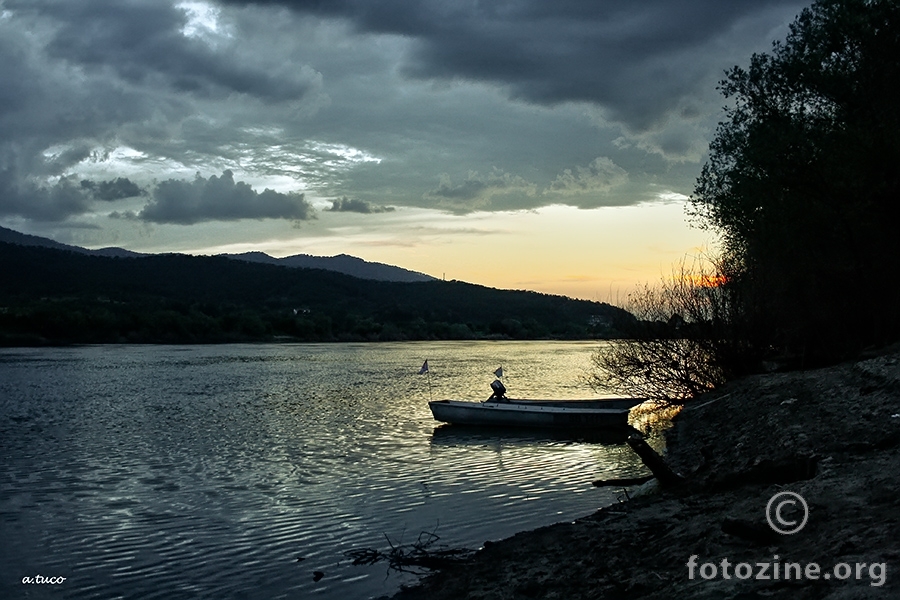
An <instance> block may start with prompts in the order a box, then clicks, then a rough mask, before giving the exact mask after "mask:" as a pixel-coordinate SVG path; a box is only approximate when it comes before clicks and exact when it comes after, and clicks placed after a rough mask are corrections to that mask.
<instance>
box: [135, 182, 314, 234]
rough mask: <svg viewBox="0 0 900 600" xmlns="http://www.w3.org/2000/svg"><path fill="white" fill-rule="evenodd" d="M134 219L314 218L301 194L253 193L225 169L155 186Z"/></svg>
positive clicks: (185, 221)
mask: <svg viewBox="0 0 900 600" xmlns="http://www.w3.org/2000/svg"><path fill="white" fill-rule="evenodd" d="M135 216H136V217H137V218H138V219H140V220H143V221H150V222H153V223H176V224H179V225H191V224H194V223H201V222H204V221H236V220H240V219H290V220H305V219H310V218H314V213H313V208H312V207H311V206H310V204H309V202H307V201H306V199H305V198H304V196H303V194H297V193H289V194H282V193H279V192H275V191H273V190H270V189H266V190H264V191H262V192H256V191H254V190H253V188H252V187H250V185H248V184H246V183H244V182H242V181H237V182H236V181H235V180H234V174H233V173H232V172H231V171H227V170H226V171H225V172H223V173H222V175H221V176H220V177H216V176H215V175H212V176H210V178H209V179H204V178H203V177H200V176H199V175H197V177H195V178H194V180H193V181H184V180H179V179H169V180H167V181H162V182H160V183H158V184H157V185H156V187H155V188H154V189H153V193H152V200H151V201H150V202H149V203H148V204H147V205H146V206H145V207H144V208H143V209H142V210H141V211H140V212H139V213H137V215H135Z"/></svg>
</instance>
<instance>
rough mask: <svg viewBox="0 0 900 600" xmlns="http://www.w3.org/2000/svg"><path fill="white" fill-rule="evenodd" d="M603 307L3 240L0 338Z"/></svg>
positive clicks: (295, 335)
mask: <svg viewBox="0 0 900 600" xmlns="http://www.w3.org/2000/svg"><path fill="white" fill-rule="evenodd" d="M629 319H631V316H630V315H629V314H628V313H627V312H625V311H623V310H621V309H619V308H616V307H613V306H610V305H608V304H603V303H597V302H588V301H584V300H573V299H570V298H565V297H562V296H551V295H547V294H539V293H535V292H523V291H506V290H495V289H492V288H487V287H483V286H477V285H472V284H468V283H462V282H458V281H429V282H417V283H394V282H382V281H367V280H361V279H357V278H354V277H349V276H347V275H342V274H340V273H335V272H329V271H322V270H316V269H295V268H288V267H280V266H275V265H265V264H253V263H245V262H241V261H235V260H230V259H228V258H224V257H197V256H186V255H177V254H170V255H151V256H146V257H142V258H111V257H102V256H86V255H83V254H77V253H74V252H67V251H63V250H55V249H49V248H39V247H25V246H18V245H13V244H2V243H0V343H3V344H6V345H19V344H37V343H106V342H151V343H156V342H173V343H174V342H178V343H186V342H204V343H205V342H226V341H256V340H271V339H288V340H298V341H350V340H373V341H374V340H421V339H470V338H489V337H497V338H511V339H541V338H567V339H578V338H592V337H614V336H616V335H617V332H618V328H619V326H620V325H621V324H622V323H624V322H625V321H628V320H629Z"/></svg>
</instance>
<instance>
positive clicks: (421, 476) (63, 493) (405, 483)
mask: <svg viewBox="0 0 900 600" xmlns="http://www.w3.org/2000/svg"><path fill="white" fill-rule="evenodd" d="M597 348H598V345H597V343H586V342H433V343H425V342H417V343H396V344H394V343H385V344H272V345H224V346H87V347H75V348H57V349H4V350H0V455H2V458H3V460H2V464H0V540H2V544H0V597H3V598H19V597H25V598H104V599H105V598H250V599H257V598H258V599H270V598H320V599H323V600H326V599H341V600H354V599H357V598H358V599H364V598H375V597H379V596H383V595H390V594H392V593H394V592H395V591H397V589H399V586H400V585H401V584H404V583H411V582H414V581H415V577H414V576H412V575H409V574H398V573H394V572H390V571H388V569H387V567H386V565H385V564H383V563H379V564H375V565H371V566H353V565H351V564H350V563H351V561H350V560H349V559H348V558H347V557H346V555H345V552H347V551H349V550H353V549H359V548H374V549H378V550H381V551H386V550H388V549H389V546H388V542H387V538H389V539H390V540H391V542H392V543H394V544H410V543H413V542H415V541H416V539H417V537H418V536H419V534H420V533H421V532H434V533H435V534H436V535H437V536H439V537H440V541H439V542H438V543H440V544H446V545H448V546H452V547H469V548H477V547H479V546H481V545H482V544H483V543H484V541H485V540H494V539H500V538H503V537H508V536H510V535H512V534H514V533H516V532H517V531H521V530H524V529H532V528H535V527H539V526H542V525H549V524H551V523H554V522H558V521H564V520H572V519H575V518H577V517H580V516H584V515H586V514H589V513H591V512H593V511H594V510H596V509H597V508H599V507H601V506H604V505H608V504H611V503H613V502H615V501H616V497H615V492H614V491H609V490H606V489H598V488H594V487H592V486H591V481H592V480H593V479H596V478H599V477H614V476H619V477H627V476H632V475H634V474H635V473H637V472H639V471H640V469H641V467H640V463H639V461H638V460H637V459H635V458H634V457H633V456H632V453H631V452H630V450H628V448H627V447H626V446H621V445H602V444H598V443H589V442H586V441H579V440H565V439H554V438H553V437H547V436H544V435H541V434H539V433H527V434H519V435H510V434H509V433H508V432H496V431H495V432H491V431H486V432H478V431H474V432H473V431H463V432H458V431H455V430H454V429H453V428H450V429H449V430H448V429H447V428H446V427H443V428H441V427H438V424H437V423H436V422H435V421H434V420H433V419H432V417H431V413H430V411H429V409H428V405H427V401H428V399H429V398H430V397H433V398H435V399H439V398H456V399H466V400H483V399H485V398H486V397H487V396H488V395H490V389H489V384H490V382H491V380H492V379H493V374H492V372H493V371H494V369H496V368H497V367H499V366H501V365H502V366H503V369H504V371H505V374H506V376H505V377H504V382H505V384H506V386H507V388H509V390H510V395H511V396H514V397H529V398H541V397H544V398H583V397H592V396H594V394H593V393H592V392H591V390H590V389H589V388H586V387H585V386H584V385H583V384H581V383H579V377H580V376H581V375H583V374H584V373H586V372H587V370H588V369H589V368H590V355H591V353H592V352H593V351H595V350H596V349H597ZM425 359H428V360H429V366H430V371H429V373H428V374H426V375H419V374H418V370H419V368H420V367H421V365H422V362H423V361H424V360H425ZM301 558H302V560H298V559H301ZM315 571H321V572H322V573H324V576H322V577H321V579H320V580H319V581H314V576H313V573H314V572H315ZM37 575H41V576H42V577H45V578H49V577H65V581H62V582H59V583H55V584H48V583H43V584H41V583H33V584H29V583H22V581H23V579H24V578H27V577H33V578H34V577H36V576H37ZM35 581H37V579H35ZM56 581H59V580H56Z"/></svg>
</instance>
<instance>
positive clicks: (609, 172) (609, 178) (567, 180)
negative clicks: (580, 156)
mask: <svg viewBox="0 0 900 600" xmlns="http://www.w3.org/2000/svg"><path fill="white" fill-rule="evenodd" d="M627 182H628V172H627V171H625V169H623V168H622V167H620V166H619V165H617V164H616V163H614V162H613V161H612V160H610V159H609V158H607V157H605V156H601V157H598V158H596V159H594V161H593V162H591V164H590V165H589V166H587V167H582V166H577V167H575V170H574V171H573V170H572V169H565V170H564V171H563V172H562V173H561V174H560V175H559V176H558V177H557V178H556V179H555V180H554V181H553V183H551V184H550V190H551V191H553V192H557V193H561V194H581V193H585V192H600V193H606V192H609V191H610V190H611V189H612V188H614V187H618V186H621V185H623V184H625V183H627Z"/></svg>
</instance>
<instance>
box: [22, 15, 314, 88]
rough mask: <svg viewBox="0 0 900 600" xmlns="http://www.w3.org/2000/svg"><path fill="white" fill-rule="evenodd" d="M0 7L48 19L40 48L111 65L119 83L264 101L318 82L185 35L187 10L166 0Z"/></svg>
mask: <svg viewBox="0 0 900 600" xmlns="http://www.w3.org/2000/svg"><path fill="white" fill-rule="evenodd" d="M6 5H7V7H8V8H10V9H12V10H15V11H18V12H21V13H23V14H38V15H40V16H42V17H46V18H49V19H51V20H52V22H53V23H54V24H55V27H54V28H53V30H52V33H51V34H50V37H49V40H48V42H47V44H46V46H45V49H46V52H47V54H48V56H49V57H52V58H55V59H59V60H62V61H67V62H71V63H73V64H78V65H80V66H81V67H82V68H85V69H99V70H113V71H114V72H115V73H116V74H117V75H118V76H119V77H120V78H121V80H122V81H126V82H130V83H135V84H146V83H150V84H156V85H162V86H166V87H170V88H172V89H174V90H177V91H180V92H185V93H189V94H196V95H198V96H200V97H205V96H223V95H227V94H230V93H239V94H248V95H251V96H254V97H256V98H260V99H262V100H270V101H285V100H299V99H301V98H303V97H304V96H305V95H306V94H307V93H308V92H310V91H312V90H314V89H315V88H316V87H317V86H318V84H319V82H318V75H317V74H316V73H314V72H313V71H311V70H309V69H303V68H297V67H295V66H294V65H292V64H289V63H288V64H285V63H284V62H282V61H276V60H272V57H253V56H250V55H245V54H241V53H238V52H234V51H232V50H231V49H228V48H226V49H224V51H222V50H221V49H216V48H214V47H212V46H210V45H209V44H207V43H205V42H204V41H203V40H202V39H198V38H196V37H189V36H185V35H184V34H183V29H184V27H185V25H186V24H187V14H186V12H185V11H184V10H183V9H180V8H178V7H177V6H173V5H172V4H169V3H164V2H158V1H149V0H143V1H138V2H121V0H93V1H92V2H58V1H55V0H7V1H6Z"/></svg>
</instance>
